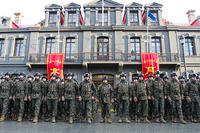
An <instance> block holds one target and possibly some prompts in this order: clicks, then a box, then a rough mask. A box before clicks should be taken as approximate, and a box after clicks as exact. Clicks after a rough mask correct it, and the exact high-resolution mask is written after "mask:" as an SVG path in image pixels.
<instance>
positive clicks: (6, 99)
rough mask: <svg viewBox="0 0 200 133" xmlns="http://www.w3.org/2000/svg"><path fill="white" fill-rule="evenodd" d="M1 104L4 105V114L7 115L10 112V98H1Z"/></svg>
mask: <svg viewBox="0 0 200 133" xmlns="http://www.w3.org/2000/svg"><path fill="white" fill-rule="evenodd" d="M0 102H1V106H2V113H1V114H2V115H6V114H7V112H8V105H9V98H0Z"/></svg>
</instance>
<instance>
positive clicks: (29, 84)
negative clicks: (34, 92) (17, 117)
mask: <svg viewBox="0 0 200 133" xmlns="http://www.w3.org/2000/svg"><path fill="white" fill-rule="evenodd" d="M27 78H28V81H27V82H26V87H27V89H28V94H30V93H31V89H32V82H33V77H32V76H31V75H29V76H28V77H27ZM32 113H33V110H32V104H31V99H30V98H29V97H28V99H27V101H25V104H24V115H25V116H26V117H28V119H29V120H32Z"/></svg>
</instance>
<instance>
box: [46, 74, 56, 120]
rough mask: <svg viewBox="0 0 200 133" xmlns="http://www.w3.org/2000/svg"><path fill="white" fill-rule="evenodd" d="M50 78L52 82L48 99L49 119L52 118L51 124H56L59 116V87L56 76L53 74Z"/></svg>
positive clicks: (48, 90) (49, 86) (49, 85)
mask: <svg viewBox="0 0 200 133" xmlns="http://www.w3.org/2000/svg"><path fill="white" fill-rule="evenodd" d="M50 77H51V80H50V82H49V84H48V89H47V95H46V98H47V106H48V113H49V117H51V122H52V123H55V122H56V116H57V109H58V99H59V85H58V83H57V82H56V74H54V73H52V74H51V75H50ZM50 113H51V114H50ZM51 115H52V116H51Z"/></svg>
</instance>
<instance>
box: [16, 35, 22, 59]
mask: <svg viewBox="0 0 200 133" xmlns="http://www.w3.org/2000/svg"><path fill="white" fill-rule="evenodd" d="M23 43H24V39H23V38H17V39H16V40H15V51H14V56H22V55H23V54H22V52H23Z"/></svg>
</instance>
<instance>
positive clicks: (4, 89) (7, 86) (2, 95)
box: [0, 76, 13, 122]
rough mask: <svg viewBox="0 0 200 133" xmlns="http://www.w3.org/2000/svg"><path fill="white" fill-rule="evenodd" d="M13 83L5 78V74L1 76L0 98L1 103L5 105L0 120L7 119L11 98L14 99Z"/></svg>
mask: <svg viewBox="0 0 200 133" xmlns="http://www.w3.org/2000/svg"><path fill="white" fill-rule="evenodd" d="M12 85H13V83H12V82H10V81H9V80H8V79H5V76H2V77H1V83H0V100H1V104H2V105H3V110H2V114H1V118H0V122H2V121H4V120H5V118H6V114H7V112H8V104H9V99H12V94H13V86H12Z"/></svg>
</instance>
